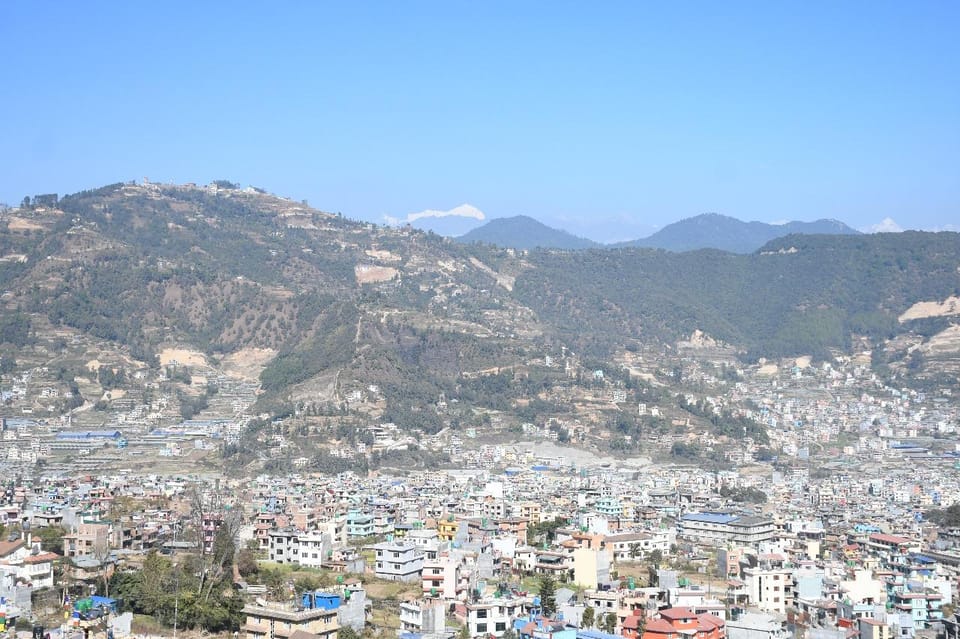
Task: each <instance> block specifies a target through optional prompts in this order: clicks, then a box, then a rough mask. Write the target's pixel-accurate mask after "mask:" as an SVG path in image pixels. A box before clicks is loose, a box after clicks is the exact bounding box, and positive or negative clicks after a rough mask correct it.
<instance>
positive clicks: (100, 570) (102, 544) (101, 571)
mask: <svg viewBox="0 0 960 639" xmlns="http://www.w3.org/2000/svg"><path fill="white" fill-rule="evenodd" d="M112 555H113V548H111V547H110V533H109V532H108V533H107V534H106V535H103V536H101V535H99V534H98V535H97V537H96V539H95V540H94V542H93V546H91V547H90V556H91V557H93V558H94V559H95V560H96V562H97V576H98V577H99V578H100V580H101V581H102V582H103V596H104V597H109V596H110V576H111V573H110V567H111V566H112V565H113V557H112Z"/></svg>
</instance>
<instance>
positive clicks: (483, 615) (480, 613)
mask: <svg viewBox="0 0 960 639" xmlns="http://www.w3.org/2000/svg"><path fill="white" fill-rule="evenodd" d="M486 618H487V611H486V610H478V611H477V619H486Z"/></svg>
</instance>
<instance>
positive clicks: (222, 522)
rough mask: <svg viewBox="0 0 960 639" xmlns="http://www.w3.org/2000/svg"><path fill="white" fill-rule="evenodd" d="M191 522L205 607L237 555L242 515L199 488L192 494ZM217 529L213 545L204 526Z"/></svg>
mask: <svg viewBox="0 0 960 639" xmlns="http://www.w3.org/2000/svg"><path fill="white" fill-rule="evenodd" d="M190 520H191V522H190V523H191V527H192V528H193V534H194V540H195V542H196V544H197V553H198V554H197V562H198V566H197V572H198V576H199V580H198V583H197V595H198V596H200V597H201V599H202V601H203V603H204V604H206V603H207V602H209V600H210V594H211V593H212V592H213V588H214V586H215V585H216V584H218V583H219V582H220V581H221V580H223V579H224V577H226V576H227V575H228V574H229V571H228V569H229V568H232V567H233V561H234V557H235V555H236V552H237V538H238V536H239V533H240V524H241V523H242V522H241V513H240V510H239V509H237V508H231V507H230V506H229V505H226V504H224V503H223V502H222V501H221V499H220V495H219V493H217V492H213V493H211V494H210V495H207V494H205V493H204V492H203V491H201V489H200V488H199V487H197V486H194V487H193V488H192V489H191V492H190ZM211 524H212V525H214V526H216V533H215V534H214V538H213V543H209V540H208V539H207V537H206V535H205V530H204V529H205V527H208V526H210V525H211Z"/></svg>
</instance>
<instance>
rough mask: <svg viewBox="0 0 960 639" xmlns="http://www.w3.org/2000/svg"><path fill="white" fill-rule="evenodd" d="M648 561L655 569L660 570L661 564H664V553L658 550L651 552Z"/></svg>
mask: <svg viewBox="0 0 960 639" xmlns="http://www.w3.org/2000/svg"><path fill="white" fill-rule="evenodd" d="M647 561H649V562H650V563H651V564H653V567H654V568H659V567H660V564H662V563H663V552H662V551H661V550H660V549H659V548H656V549H654V550H651V551H650V554H648V555H647Z"/></svg>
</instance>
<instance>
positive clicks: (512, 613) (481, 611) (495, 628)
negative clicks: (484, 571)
mask: <svg viewBox="0 0 960 639" xmlns="http://www.w3.org/2000/svg"><path fill="white" fill-rule="evenodd" d="M466 609H467V632H468V633H469V634H470V636H471V637H477V636H484V637H489V636H494V637H502V636H503V634H504V633H505V632H506V631H507V628H509V627H510V625H511V623H512V622H513V618H514V617H516V616H517V615H519V614H520V613H521V612H522V602H521V601H520V600H519V599H515V598H510V597H508V598H502V599H498V598H489V599H482V600H480V601H474V602H470V603H468V604H467V605H466Z"/></svg>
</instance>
